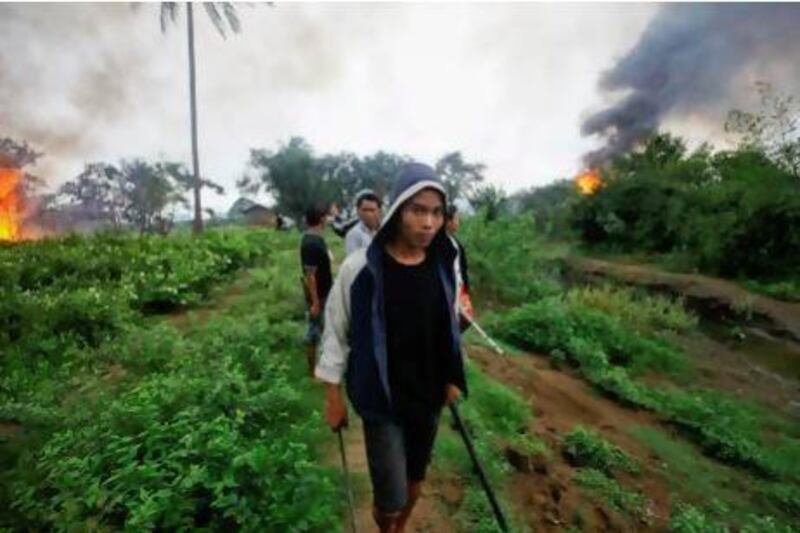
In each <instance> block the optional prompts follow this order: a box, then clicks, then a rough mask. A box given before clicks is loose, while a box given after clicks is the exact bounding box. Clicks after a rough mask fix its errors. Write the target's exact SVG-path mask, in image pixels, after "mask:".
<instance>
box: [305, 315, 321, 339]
mask: <svg viewBox="0 0 800 533" xmlns="http://www.w3.org/2000/svg"><path fill="white" fill-rule="evenodd" d="M323 326H324V324H323V321H322V313H320V314H319V315H318V316H317V318H311V316H310V315H308V329H306V337H305V341H306V344H319V341H320V339H322V329H323Z"/></svg>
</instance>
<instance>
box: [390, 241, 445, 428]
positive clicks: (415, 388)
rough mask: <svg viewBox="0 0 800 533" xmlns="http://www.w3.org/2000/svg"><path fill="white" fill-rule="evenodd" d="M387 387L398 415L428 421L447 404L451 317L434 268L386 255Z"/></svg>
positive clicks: (430, 262) (428, 261)
mask: <svg viewBox="0 0 800 533" xmlns="http://www.w3.org/2000/svg"><path fill="white" fill-rule="evenodd" d="M383 256H384V259H383V269H384V270H383V272H384V309H385V314H386V349H387V357H388V367H389V387H390V389H391V392H392V404H393V408H394V410H395V412H396V413H397V414H400V415H405V416H411V417H427V416H430V415H431V414H433V413H434V412H436V411H438V409H440V408H441V407H442V405H443V404H444V400H445V386H446V385H447V383H448V381H449V379H448V376H449V372H448V368H447V363H446V361H447V359H446V357H447V352H448V345H447V343H448V342H449V328H450V315H449V313H448V311H447V300H446V299H445V295H444V288H443V287H442V284H441V282H440V280H439V276H438V275H437V272H436V264H435V262H434V261H433V259H432V258H431V256H430V254H429V255H428V257H427V258H426V259H425V261H423V262H422V263H421V264H419V265H414V266H407V265H402V264H400V263H398V262H397V261H396V260H394V259H393V258H392V257H391V256H390V255H389V254H388V253H384V254H383Z"/></svg>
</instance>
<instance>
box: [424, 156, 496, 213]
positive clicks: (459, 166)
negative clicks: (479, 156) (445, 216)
mask: <svg viewBox="0 0 800 533" xmlns="http://www.w3.org/2000/svg"><path fill="white" fill-rule="evenodd" d="M485 169H486V165H484V164H483V163H467V162H466V161H464V157H463V156H462V155H461V152H450V153H448V154H445V155H444V156H442V157H441V158H440V159H439V161H437V162H436V173H437V174H439V176H441V178H442V182H443V183H444V188H445V191H446V192H447V198H448V200H449V201H451V202H453V201H455V200H457V199H459V198H469V196H470V195H471V194H472V192H473V191H474V189H475V187H477V186H478V185H479V184H480V183H482V182H483V180H484V176H483V171H484V170H485Z"/></svg>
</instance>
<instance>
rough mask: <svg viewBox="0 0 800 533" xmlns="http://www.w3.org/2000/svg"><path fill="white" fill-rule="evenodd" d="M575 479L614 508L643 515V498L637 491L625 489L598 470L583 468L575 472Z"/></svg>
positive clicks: (635, 514) (635, 515)
mask: <svg viewBox="0 0 800 533" xmlns="http://www.w3.org/2000/svg"><path fill="white" fill-rule="evenodd" d="M575 481H576V482H577V483H578V484H579V485H581V486H583V487H585V488H587V489H589V490H591V491H594V492H596V493H597V494H598V495H600V496H601V497H602V498H603V499H604V500H605V501H607V502H609V503H610V504H611V505H612V506H613V507H614V508H615V509H618V510H620V511H622V512H624V513H626V514H629V515H631V516H634V517H637V518H638V517H642V518H643V517H644V515H643V513H644V506H645V498H644V496H643V495H642V494H641V493H639V492H634V491H631V490H628V489H626V488H625V487H623V486H622V485H620V484H619V482H617V481H616V480H615V479H613V478H610V477H608V476H607V475H606V474H604V473H603V472H601V471H600V470H595V469H594V468H583V469H581V470H579V471H578V473H577V474H575Z"/></svg>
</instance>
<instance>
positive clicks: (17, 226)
mask: <svg viewBox="0 0 800 533" xmlns="http://www.w3.org/2000/svg"><path fill="white" fill-rule="evenodd" d="M21 178H22V173H21V172H20V171H19V170H18V169H15V168H3V167H0V241H18V240H20V239H21V238H22V233H21V218H22V196H21V194H20V191H19V189H20V182H21Z"/></svg>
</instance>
